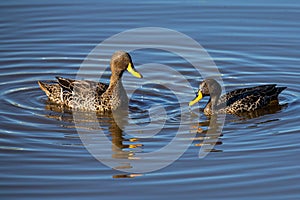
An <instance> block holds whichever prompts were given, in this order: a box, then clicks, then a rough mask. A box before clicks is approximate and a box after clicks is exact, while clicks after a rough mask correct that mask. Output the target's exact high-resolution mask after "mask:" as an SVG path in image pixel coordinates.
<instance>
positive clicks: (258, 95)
mask: <svg viewBox="0 0 300 200" xmlns="http://www.w3.org/2000/svg"><path fill="white" fill-rule="evenodd" d="M285 88H286V87H276V84H271V85H261V86H256V87H248V88H242V89H237V90H233V91H231V92H228V93H227V94H225V95H223V96H221V86H220V84H219V83H218V82H217V81H216V80H214V79H205V80H204V81H202V82H201V84H200V87H199V91H198V94H199V93H201V96H202V95H203V96H210V99H209V101H208V103H207V105H206V106H205V108H204V113H205V114H206V115H211V114H213V113H229V114H237V113H242V112H252V111H254V110H257V109H262V108H265V107H267V106H270V105H273V104H274V105H278V95H279V94H280V93H281V92H282V90H284V89H285ZM200 99H201V97H200V98H199V100H200ZM193 103H194V102H193Z"/></svg>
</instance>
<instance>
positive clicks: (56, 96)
mask: <svg viewBox="0 0 300 200" xmlns="http://www.w3.org/2000/svg"><path fill="white" fill-rule="evenodd" d="M38 84H39V86H40V88H41V89H42V90H43V91H44V92H45V93H46V95H47V96H48V98H49V100H50V101H53V102H55V103H57V104H62V103H63V98H62V88H61V87H60V86H59V85H58V83H52V84H48V83H43V82H41V81H38Z"/></svg>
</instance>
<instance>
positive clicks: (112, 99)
mask: <svg viewBox="0 0 300 200" xmlns="http://www.w3.org/2000/svg"><path fill="white" fill-rule="evenodd" d="M110 68H111V76H110V82H109V85H107V84H104V83H100V82H94V81H88V80H73V79H67V78H62V77H56V78H57V82H55V83H52V84H49V83H43V82H41V81H38V84H39V86H40V88H41V89H42V90H43V91H44V92H45V93H46V95H47V96H48V99H49V100H50V101H51V102H54V103H56V104H59V105H63V106H66V107H68V108H71V109H76V110H84V111H97V112H105V111H112V110H117V109H119V108H121V107H126V106H128V97H127V94H126V91H125V89H124V87H123V84H122V80H121V79H122V75H123V73H124V71H126V70H127V71H128V72H130V73H131V74H132V75H133V76H135V77H137V78H142V75H141V74H140V73H139V72H138V71H136V70H135V68H134V65H133V63H132V59H131V57H130V55H129V53H127V52H125V51H117V52H115V53H114V54H113V55H112V58H111V61H110Z"/></svg>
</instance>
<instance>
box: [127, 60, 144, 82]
mask: <svg viewBox="0 0 300 200" xmlns="http://www.w3.org/2000/svg"><path fill="white" fill-rule="evenodd" d="M127 71H128V72H130V73H131V74H132V75H133V76H135V77H137V78H143V76H142V74H140V73H139V72H138V71H136V70H135V69H134V68H133V67H132V65H131V63H129V64H128V66H127Z"/></svg>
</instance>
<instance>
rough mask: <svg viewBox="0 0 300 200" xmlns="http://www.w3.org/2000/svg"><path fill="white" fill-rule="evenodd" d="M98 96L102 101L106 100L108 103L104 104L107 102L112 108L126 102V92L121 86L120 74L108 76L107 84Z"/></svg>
mask: <svg viewBox="0 0 300 200" xmlns="http://www.w3.org/2000/svg"><path fill="white" fill-rule="evenodd" d="M100 98H101V100H102V101H103V100H104V101H108V102H109V103H106V104H109V105H110V106H111V107H112V110H114V109H116V108H118V107H120V106H123V105H124V106H126V104H128V99H127V94H126V91H125V89H124V87H123V84H122V80H121V76H117V75H112V76H111V77H110V82H109V86H108V88H107V90H106V91H105V92H104V93H103V95H102V96H101V97H100Z"/></svg>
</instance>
